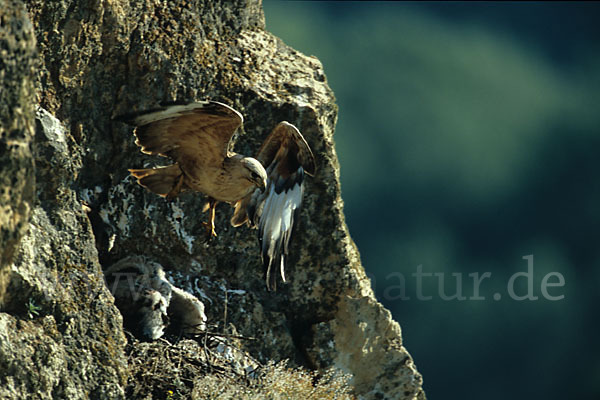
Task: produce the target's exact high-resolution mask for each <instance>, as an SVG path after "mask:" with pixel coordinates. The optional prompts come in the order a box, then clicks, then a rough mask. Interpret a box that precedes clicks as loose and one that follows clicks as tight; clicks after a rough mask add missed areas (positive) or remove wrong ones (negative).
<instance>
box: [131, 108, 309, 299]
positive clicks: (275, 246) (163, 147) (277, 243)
mask: <svg viewBox="0 0 600 400" xmlns="http://www.w3.org/2000/svg"><path fill="white" fill-rule="evenodd" d="M122 119H124V120H125V122H128V123H130V124H131V125H135V126H136V128H135V131H134V134H135V136H136V144H137V145H138V146H140V147H141V151H142V152H143V153H145V154H150V155H158V156H163V157H169V158H171V159H172V160H173V161H174V164H171V165H169V166H165V167H157V168H147V169H130V170H129V172H130V173H131V175H133V176H134V177H135V178H137V181H138V183H139V184H140V185H141V186H143V187H145V188H147V189H148V190H150V191H151V192H153V193H156V194H158V195H160V196H163V197H165V198H167V199H168V200H170V199H173V198H174V197H176V196H177V195H178V194H179V193H181V192H182V191H185V190H193V191H197V192H201V193H204V194H205V195H206V196H208V202H207V205H206V206H205V209H204V211H206V209H208V210H209V218H208V223H206V224H205V226H207V228H208V231H209V237H212V236H216V233H215V224H214V220H215V207H216V205H217V203H218V202H226V203H229V204H231V205H232V206H234V207H235V210H234V214H233V217H232V218H231V224H232V225H233V226H236V227H237V226H240V225H243V224H248V225H250V226H251V227H258V238H259V243H260V246H261V256H262V260H263V264H264V266H265V269H266V284H267V288H268V289H269V290H275V289H276V287H277V286H276V282H277V276H276V273H273V271H274V270H276V269H279V271H280V274H281V278H282V280H283V281H284V282H285V273H284V267H285V258H286V256H287V255H288V250H289V243H290V239H291V235H292V229H293V227H294V219H295V218H296V217H297V214H298V212H299V209H300V205H301V204H302V195H303V192H304V189H303V182H304V177H305V174H308V175H310V176H313V175H314V173H315V159H314V156H313V154H312V151H311V149H310V147H309V145H308V143H307V142H306V140H305V139H304V137H303V136H302V134H301V133H300V131H299V130H298V129H297V128H296V127H295V126H294V125H292V124H290V123H289V122H285V121H283V122H280V123H279V124H278V125H277V126H276V127H275V129H273V131H272V132H271V134H270V135H269V136H268V137H267V138H266V139H265V141H264V142H263V144H262V146H261V147H260V149H259V151H258V153H257V156H256V158H252V157H246V156H243V155H241V154H237V153H235V152H233V151H231V150H230V147H231V138H232V137H233V135H234V133H235V132H236V131H237V129H238V128H240V127H241V126H242V123H243V117H242V115H241V114H240V113H239V112H237V111H236V110H234V109H233V108H231V107H229V106H227V105H225V104H223V103H219V102H216V101H204V102H195V103H189V104H180V105H169V106H165V107H162V108H160V109H156V110H152V111H148V112H143V113H138V114H135V115H132V116H128V117H124V118H122Z"/></svg>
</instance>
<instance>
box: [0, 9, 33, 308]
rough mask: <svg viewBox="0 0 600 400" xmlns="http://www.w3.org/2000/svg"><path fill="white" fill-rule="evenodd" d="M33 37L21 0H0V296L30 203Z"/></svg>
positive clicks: (31, 196)
mask: <svg viewBox="0 0 600 400" xmlns="http://www.w3.org/2000/svg"><path fill="white" fill-rule="evenodd" d="M36 60H37V59H36V51H35V36H34V32H33V26H32V24H31V22H30V20H29V18H28V15H27V10H26V9H25V7H24V5H23V3H21V2H20V1H12V0H9V1H3V2H2V4H1V5H0V88H1V89H0V91H1V95H0V96H1V98H2V101H0V299H2V295H3V292H4V289H5V287H6V284H7V274H8V273H7V268H8V266H9V265H10V263H11V261H12V258H13V256H14V253H15V250H16V248H17V246H18V244H19V241H20V239H21V237H22V236H23V234H25V232H26V231H27V222H28V220H29V213H30V211H31V206H32V202H33V188H34V187H35V178H34V173H33V156H32V153H31V141H32V139H33V132H34V122H33V120H34V106H35V101H36V100H35V91H34V87H35V86H34V84H35V64H36Z"/></svg>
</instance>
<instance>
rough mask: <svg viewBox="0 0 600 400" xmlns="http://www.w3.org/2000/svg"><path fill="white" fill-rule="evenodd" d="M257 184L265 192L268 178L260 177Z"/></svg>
mask: <svg viewBox="0 0 600 400" xmlns="http://www.w3.org/2000/svg"><path fill="white" fill-rule="evenodd" d="M257 186H258V187H259V188H260V190H261V192H264V191H265V189H266V188H267V180H266V179H260V180H259V181H258V182H257Z"/></svg>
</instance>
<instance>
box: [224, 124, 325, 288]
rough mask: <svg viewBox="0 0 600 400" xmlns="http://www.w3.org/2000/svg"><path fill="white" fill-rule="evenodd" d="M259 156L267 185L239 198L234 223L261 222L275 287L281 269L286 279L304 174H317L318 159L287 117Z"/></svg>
mask: <svg viewBox="0 0 600 400" xmlns="http://www.w3.org/2000/svg"><path fill="white" fill-rule="evenodd" d="M256 158H257V159H258V160H259V161H260V162H261V163H262V164H263V165H264V166H265V168H266V170H267V176H268V183H267V188H266V190H265V191H264V192H261V191H260V190H255V191H254V192H253V193H251V194H249V195H248V196H246V197H245V198H244V199H242V200H240V201H238V202H237V203H236V205H235V211H234V214H233V217H232V218H231V224H232V225H233V226H239V225H242V224H243V223H245V222H249V223H250V225H252V226H258V240H259V242H260V245H261V254H262V260H263V264H264V265H265V268H266V271H267V272H266V283H267V288H268V289H269V290H275V289H276V288H277V273H276V270H277V269H279V271H280V274H281V278H282V279H283V281H284V282H285V271H284V268H285V258H286V256H287V255H288V249H289V243H290V239H291V237H292V230H293V227H294V220H295V219H296V218H297V214H298V212H299V210H300V205H301V204H302V195H303V192H304V188H303V181H304V176H305V173H307V174H309V175H313V174H314V172H315V160H314V156H313V154H312V151H311V150H310V147H309V146H308V143H306V140H304V137H303V136H302V134H301V133H300V131H298V129H297V128H296V127H295V126H294V125H292V124H290V123H288V122H285V121H284V122H281V123H279V124H278V125H277V127H275V129H274V130H273V132H271V134H270V135H269V136H268V137H267V139H265V141H264V143H263V145H262V146H261V148H260V150H259V151H258V155H257V157H256Z"/></svg>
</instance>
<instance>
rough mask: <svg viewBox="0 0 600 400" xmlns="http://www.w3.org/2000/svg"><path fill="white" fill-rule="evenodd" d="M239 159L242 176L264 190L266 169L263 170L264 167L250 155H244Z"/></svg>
mask: <svg viewBox="0 0 600 400" xmlns="http://www.w3.org/2000/svg"><path fill="white" fill-rule="evenodd" d="M241 161H242V165H243V166H244V174H245V175H244V177H245V178H246V179H248V180H249V181H250V182H252V183H253V184H254V185H255V186H256V187H257V188H259V189H261V190H263V191H264V190H265V188H266V187H267V171H265V167H263V166H262V164H261V163H260V162H259V161H258V160H257V159H255V158H252V157H244V158H243V159H242V160H241Z"/></svg>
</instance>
